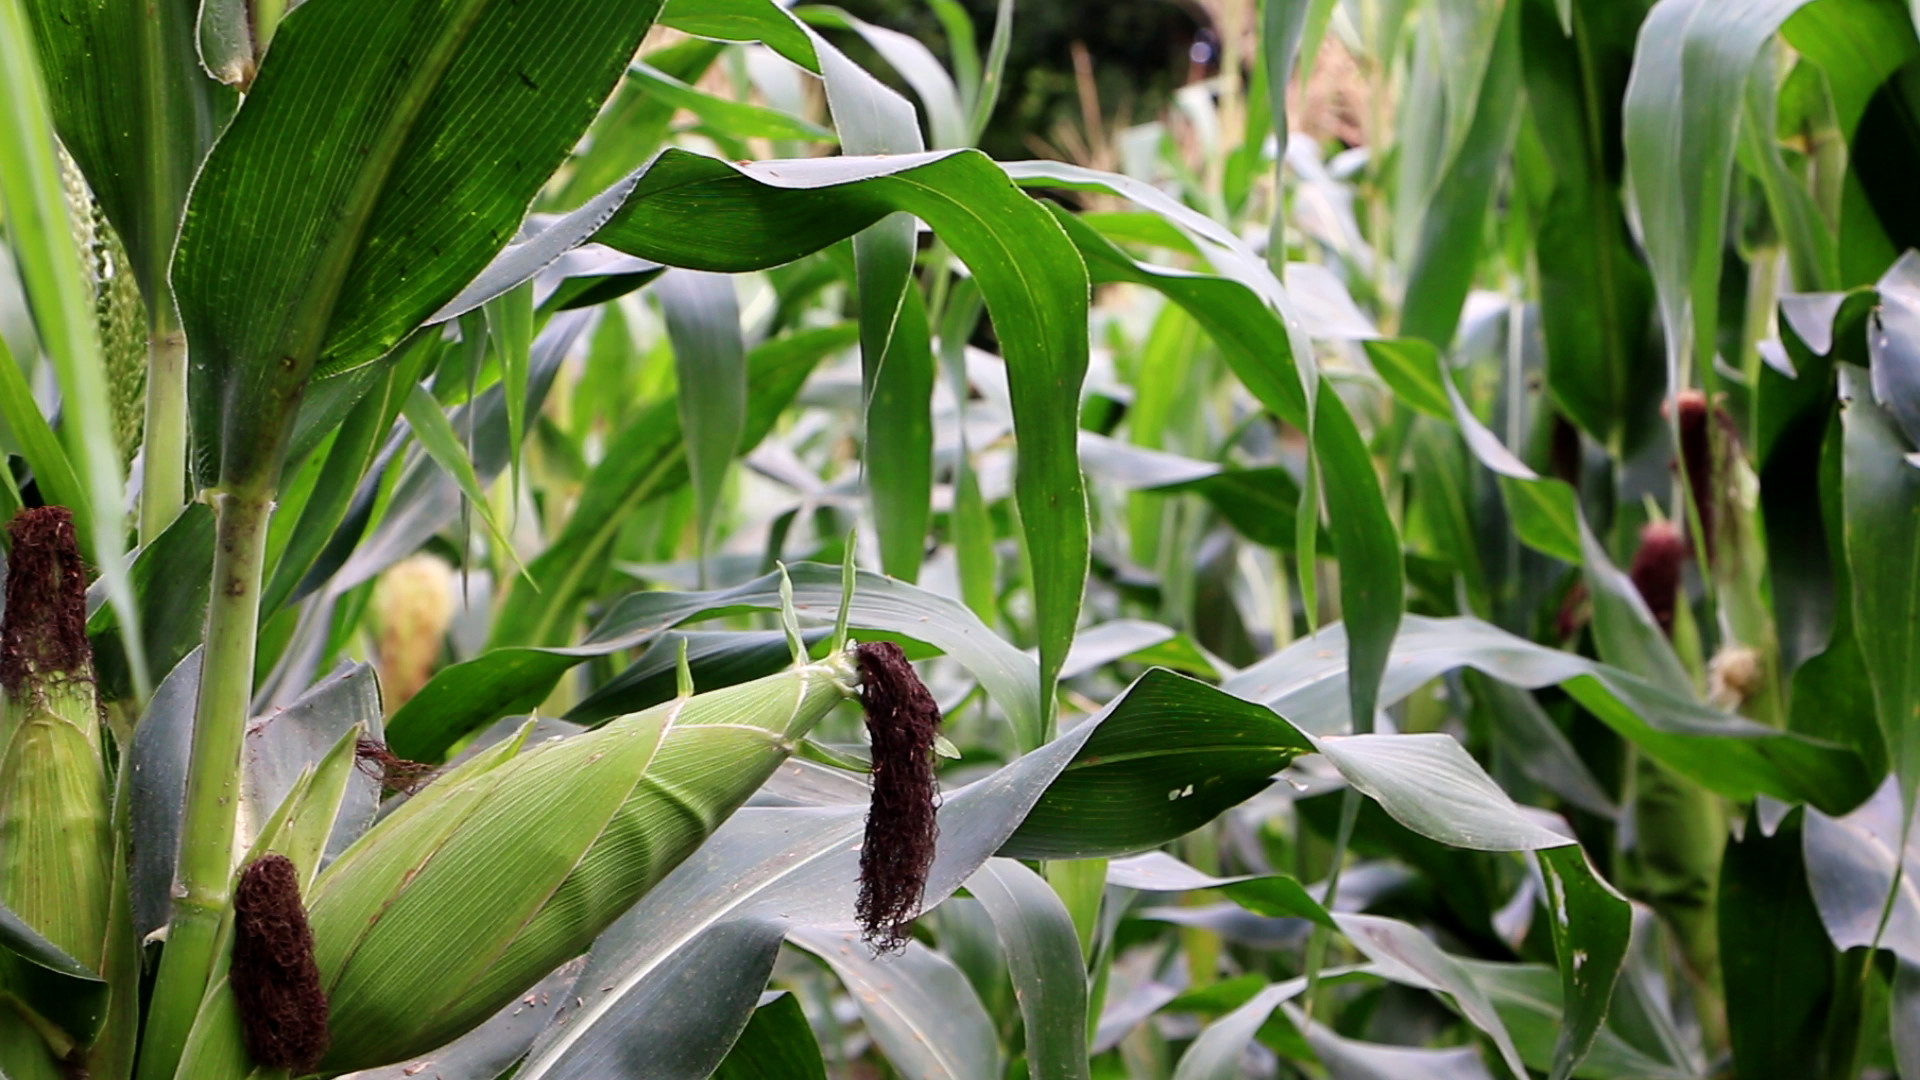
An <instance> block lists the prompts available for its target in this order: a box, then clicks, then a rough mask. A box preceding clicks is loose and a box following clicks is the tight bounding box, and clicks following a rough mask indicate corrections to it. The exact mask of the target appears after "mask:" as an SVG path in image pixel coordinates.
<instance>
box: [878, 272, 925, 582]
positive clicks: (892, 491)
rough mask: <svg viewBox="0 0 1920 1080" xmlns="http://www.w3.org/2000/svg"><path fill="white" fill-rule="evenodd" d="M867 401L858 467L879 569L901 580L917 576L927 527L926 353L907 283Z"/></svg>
mask: <svg viewBox="0 0 1920 1080" xmlns="http://www.w3.org/2000/svg"><path fill="white" fill-rule="evenodd" d="M886 350H887V351H886V356H885V358H884V360H883V361H882V363H881V367H880V370H879V371H878V372H877V373H876V375H875V378H874V380H873V383H872V386H871V392H870V393H869V395H868V397H867V407H866V431H867V442H866V447H865V453H864V456H863V457H862V459H861V461H862V463H863V464H864V465H865V466H866V470H867V485H868V487H869V488H871V489H872V492H873V516H874V526H875V531H876V532H877V533H878V539H879V541H880V565H881V567H882V568H883V569H885V570H886V572H887V573H888V574H889V575H890V576H892V577H897V578H899V579H901V580H902V581H906V582H912V581H915V580H917V579H918V578H919V576H920V560H921V558H922V556H924V555H925V553H926V549H927V531H928V529H929V527H930V526H931V525H932V523H933V504H932V498H933V415H932V413H933V411H932V408H931V407H930V406H931V402H932V400H933V381H934V365H933V347H932V339H931V334H930V331H929V329H928V327H927V308H926V302H925V301H924V300H922V299H921V297H920V290H919V288H918V287H917V286H915V285H914V284H912V283H911V282H908V283H907V287H906V291H905V292H904V293H902V294H901V303H900V314H899V317H898V319H897V320H896V321H895V323H894V325H893V328H892V332H891V335H890V336H889V338H888V339H887V344H886Z"/></svg>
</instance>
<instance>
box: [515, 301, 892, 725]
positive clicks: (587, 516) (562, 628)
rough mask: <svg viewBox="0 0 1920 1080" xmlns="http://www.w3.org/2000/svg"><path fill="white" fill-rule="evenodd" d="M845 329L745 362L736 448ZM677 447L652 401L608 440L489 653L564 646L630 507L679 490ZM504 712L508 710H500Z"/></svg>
mask: <svg viewBox="0 0 1920 1080" xmlns="http://www.w3.org/2000/svg"><path fill="white" fill-rule="evenodd" d="M853 337H854V328H853V327H852V326H849V325H840V326H828V327H819V328H814V329H808V330H799V331H795V332H794V333H791V334H788V335H786V336H785V337H780V338H775V339H774V340H772V341H769V342H764V343H762V344H761V345H758V346H756V347H755V348H754V349H752V350H751V351H750V352H749V353H748V355H747V388H748V399H747V420H746V427H745V429H744V430H743V432H742V434H741V438H740V441H739V448H740V449H741V450H743V451H744V450H747V449H750V448H751V447H753V446H755V445H757V444H758V443H759V442H760V440H761V439H762V438H764V437H765V436H766V434H767V432H768V431H769V430H770V429H772V427H773V425H774V422H775V421H776V420H778V419H779V417H780V414H781V413H782V412H784V411H785V410H786V407H787V405H788V404H789V403H790V402H791V401H792V400H793V395H794V394H796V393H797V392H798V391H799V389H800V384H801V383H802V382H804V381H805V379H806V377H807V375H808V374H809V373H811V372H812V370H813V367H814V365H815V364H817V363H819V362H820V360H821V358H822V357H824V356H826V355H827V354H828V353H831V352H833V351H834V350H836V349H841V348H845V347H846V346H847V345H849V344H851V343H852V341H853ZM686 467H687V466H686V448H685V443H684V441H683V440H682V438H681V433H680V427H679V422H678V411H677V405H676V404H675V403H674V402H672V401H662V402H656V403H654V404H653V405H651V406H649V407H648V408H646V409H643V410H641V411H640V412H639V413H638V414H637V415H635V416H634V418H633V419H632V420H631V421H629V422H628V423H627V425H626V427H625V428H624V429H623V430H622V431H620V432H619V433H617V434H615V435H614V436H613V437H611V438H610V439H609V440H608V445H607V452H606V455H605V456H604V457H603V458H602V459H601V462H600V464H599V466H597V467H596V468H595V469H594V470H593V472H592V473H591V474H590V475H589V476H588V477H587V482H586V484H585V486H584V487H583V488H582V490H581V493H580V498H579V501H578V502H577V503H576V504H575V506H574V508H573V513H572V516H571V517H569V518H568V519H567V523H566V525H565V527H563V528H562V529H561V530H560V532H559V533H558V535H556V536H554V537H553V538H552V540H551V541H550V542H549V543H548V545H547V548H546V550H545V551H543V552H541V554H540V556H539V557H538V558H536V559H534V560H533V561H532V562H530V563H528V564H527V580H525V581H523V582H520V583H519V584H518V585H517V586H516V587H515V588H514V589H513V590H512V591H511V592H509V593H508V594H507V598H506V600H505V601H504V602H503V603H502V604H500V605H499V606H498V608H497V609H496V611H495V614H494V624H493V632H492V635H491V637H490V640H489V645H490V646H491V647H493V648H495V649H498V648H499V647H501V646H507V645H514V646H520V645H540V644H550V643H553V642H556V641H563V640H566V639H567V638H568V637H570V636H571V633H572V623H573V621H574V619H575V618H577V613H578V611H579V609H580V605H581V603H582V602H583V601H584V600H585V599H586V598H587V594H588V592H589V591H590V590H591V589H592V587H593V586H594V585H595V584H596V583H597V582H598V581H599V580H600V575H601V574H602V573H603V572H604V570H605V568H606V560H607V559H608V557H609V554H610V549H611V548H612V545H613V542H614V540H615V538H616V537H617V536H618V534H619V532H620V529H621V527H622V526H623V525H624V524H625V522H626V521H627V515H628V514H630V513H632V512H633V510H634V509H636V508H638V507H641V506H644V505H647V504H648V503H649V502H651V501H652V500H654V499H657V498H659V497H661V496H663V495H666V494H669V493H671V492H673V491H675V490H677V489H679V488H680V487H681V486H682V485H684V484H685V483H686V476H687V473H686ZM508 711H510V710H508Z"/></svg>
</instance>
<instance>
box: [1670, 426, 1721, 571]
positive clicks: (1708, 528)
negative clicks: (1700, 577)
mask: <svg viewBox="0 0 1920 1080" xmlns="http://www.w3.org/2000/svg"><path fill="white" fill-rule="evenodd" d="M1676 408H1677V412H1678V416H1679V418H1678V419H1677V420H1676V421H1675V423H1674V426H1675V427H1676V428H1677V429H1679V433H1680V460H1681V462H1682V463H1683V464H1685V466H1686V473H1687V490H1688V491H1689V492H1690V493H1691V494H1692V495H1693V505H1694V507H1695V509H1696V510H1697V511H1698V512H1699V514H1700V533H1701V537H1702V542H1701V543H1700V544H1699V545H1698V548H1699V550H1702V551H1704V552H1706V557H1707V559H1708V560H1709V561H1710V560H1712V558H1713V511H1714V505H1713V503H1714V499H1713V490H1714V483H1713V410H1712V409H1710V408H1709V407H1708V405H1707V395H1705V394H1703V393H1701V392H1700V391H1698V390H1682V391H1680V393H1679V395H1678V397H1677V398H1676Z"/></svg>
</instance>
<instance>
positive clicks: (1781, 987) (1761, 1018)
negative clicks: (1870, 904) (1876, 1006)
mask: <svg viewBox="0 0 1920 1080" xmlns="http://www.w3.org/2000/svg"><path fill="white" fill-rule="evenodd" d="M1800 848H1801V829H1800V821H1799V820H1798V819H1797V818H1794V817H1791V816H1790V817H1789V818H1788V819H1787V820H1786V821H1785V822H1783V823H1781V825H1780V826H1779V828H1777V829H1776V830H1775V831H1774V833H1773V834H1772V835H1771V836H1769V835H1766V834H1765V833H1764V832H1763V831H1762V830H1761V828H1760V822H1759V821H1758V820H1757V819H1756V818H1755V817H1753V816H1751V815H1749V817H1748V821H1747V828H1746V831H1745V834H1744V835H1743V836H1741V837H1739V838H1738V839H1736V840H1732V841H1729V842H1728V844H1727V849H1726V855H1725V857H1724V859H1723V860H1722V862H1721V864H1720V883H1719V886H1720V887H1719V895H1718V900H1719V923H1720V941H1721V948H1720V963H1721V965H1722V967H1723V968H1724V970H1725V975H1724V976H1723V979H1722V984H1723V985H1724V986H1725V988H1726V995H1727V1029H1728V1037H1729V1039H1730V1041H1731V1042H1732V1044H1733V1060H1734V1065H1735V1067H1737V1068H1738V1069H1739V1070H1740V1075H1741V1076H1743V1077H1748V1076H1751V1077H1754V1078H1755V1080H1769V1078H1772V1077H1780V1078H1782V1080H1784V1078H1787V1077H1802V1076H1818V1075H1821V1073H1822V1072H1823V1071H1824V1070H1823V1069H1822V1068H1821V1062H1820V1058H1821V1050H1822V1044H1823V1042H1824V1040H1823V1039H1822V1037H1821V1036H1822V1034H1823V1033H1822V1028H1823V1027H1824V1025H1825V1022H1826V1017H1825V1014H1826V1012H1827V1005H1826V1003H1827V1001H1828V1000H1829V999H1830V993H1831V983H1832V981H1833V972H1834V963H1833V961H1834V955H1835V954H1834V949H1833V945H1832V944H1831V943H1830V942H1828V940H1827V935H1826V931H1825V929H1824V928H1823V927H1822V926H1821V925H1820V913H1819V911H1818V909H1816V908H1815V907H1814V903H1813V898H1812V896H1811V895H1810V894H1809V893H1808V891H1807V888H1806V881H1807V868H1806V866H1805V865H1804V864H1803V863H1802V860H1801V854H1800ZM1885 895H1886V894H1885V893H1882V894H1881V896H1882V897H1884V896H1885ZM1762 942H1764V943H1765V947H1764V948H1759V947H1756V946H1758V945H1759V944H1760V943H1762Z"/></svg>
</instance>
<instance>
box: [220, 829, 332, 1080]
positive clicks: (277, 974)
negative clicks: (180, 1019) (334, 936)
mask: <svg viewBox="0 0 1920 1080" xmlns="http://www.w3.org/2000/svg"><path fill="white" fill-rule="evenodd" d="M228 983H229V984H230V985H231V986H232V987H233V997H234V1001H235V1002H236V1003H237V1004H238V1005H239V1009H240V1025H241V1027H242V1028H243V1029H244V1031H245V1033H246V1037H247V1049H248V1051H249V1052H251V1053H252V1054H253V1060H254V1061H255V1062H257V1063H259V1064H261V1065H264V1066H266V1067H267V1068H270V1069H291V1070H292V1071H293V1072H294V1073H296V1074H298V1073H303V1072H307V1071H309V1070H310V1069H312V1068H313V1067H314V1066H315V1065H317V1064H319V1062H320V1059H321V1058H322V1057H323V1056H325V1054H326V1052H327V1043H328V1041H329V1036H328V1034H327V995H326V992H325V991H324V990H322V989H321V988H320V969H319V968H318V967H316V966H315V965H314V962H313V932H312V931H311V930H309V929H308V928H307V910H306V908H305V907H303V906H302V905H301V903H300V876H299V873H298V871H296V870H295V869H294V865H293V861H292V860H291V859H288V858H287V857H286V856H284V855H264V856H261V857H260V858H259V859H256V860H255V861H254V862H253V863H252V864H250V865H249V866H248V867H247V868H246V869H245V870H243V871H241V872H240V884H239V887H238V888H236V889H235V890H234V893H233V967H232V969H231V970H230V971H229V973H228Z"/></svg>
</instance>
